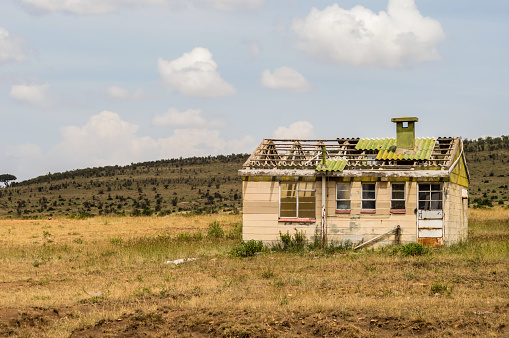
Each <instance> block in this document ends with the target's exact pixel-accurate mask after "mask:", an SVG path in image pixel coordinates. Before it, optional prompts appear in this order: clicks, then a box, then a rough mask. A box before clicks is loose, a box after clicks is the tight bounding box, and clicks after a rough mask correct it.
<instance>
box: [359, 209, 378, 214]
mask: <svg viewBox="0 0 509 338" xmlns="http://www.w3.org/2000/svg"><path fill="white" fill-rule="evenodd" d="M361 214H376V210H371V209H365V210H361Z"/></svg>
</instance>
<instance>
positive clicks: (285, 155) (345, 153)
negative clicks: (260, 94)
mask: <svg viewBox="0 0 509 338" xmlns="http://www.w3.org/2000/svg"><path fill="white" fill-rule="evenodd" d="M461 147H462V142H461V139H460V138H459V137H438V138H416V139H415V147H414V149H410V150H408V149H399V148H398V147H397V144H396V139H395V138H384V139H361V138H349V139H339V138H338V139H332V140H290V139H264V140H263V141H262V142H261V143H260V145H259V146H258V147H257V148H256V149H255V151H254V152H253V153H252V154H251V156H250V157H249V158H248V159H247V161H246V162H245V163H244V166H243V170H241V171H249V170H260V169H264V170H271V171H272V170H292V171H295V170H297V171H298V170H308V171H309V170H314V171H315V172H336V173H337V172H342V171H353V170H359V171H360V170H375V169H376V170H448V169H449V168H450V167H451V166H452V165H453V162H454V161H455V160H456V158H457V157H458V156H459V155H458V151H459V150H461Z"/></svg>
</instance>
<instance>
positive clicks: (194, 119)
mask: <svg viewBox="0 0 509 338" xmlns="http://www.w3.org/2000/svg"><path fill="white" fill-rule="evenodd" d="M201 114H202V111H201V110H200V109H188V110H186V111H183V112H180V111H178V110H177V109H175V108H170V109H168V111H167V112H166V113H164V114H161V115H156V116H155V117H154V119H153V120H152V124H153V125H154V126H158V127H184V128H198V127H204V126H205V125H206V124H207V120H205V118H203V116H201Z"/></svg>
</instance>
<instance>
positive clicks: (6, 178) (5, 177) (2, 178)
mask: <svg viewBox="0 0 509 338" xmlns="http://www.w3.org/2000/svg"><path fill="white" fill-rule="evenodd" d="M15 180H17V178H16V176H14V175H11V174H0V182H2V183H3V184H4V186H6V187H8V186H9V182H10V181H15Z"/></svg>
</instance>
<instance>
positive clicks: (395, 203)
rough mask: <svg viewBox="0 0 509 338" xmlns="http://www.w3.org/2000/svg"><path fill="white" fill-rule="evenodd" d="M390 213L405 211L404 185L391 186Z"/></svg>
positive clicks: (395, 184)
mask: <svg viewBox="0 0 509 338" xmlns="http://www.w3.org/2000/svg"><path fill="white" fill-rule="evenodd" d="M391 211H393V212H394V211H396V212H397V211H405V183H392V184H391Z"/></svg>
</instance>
